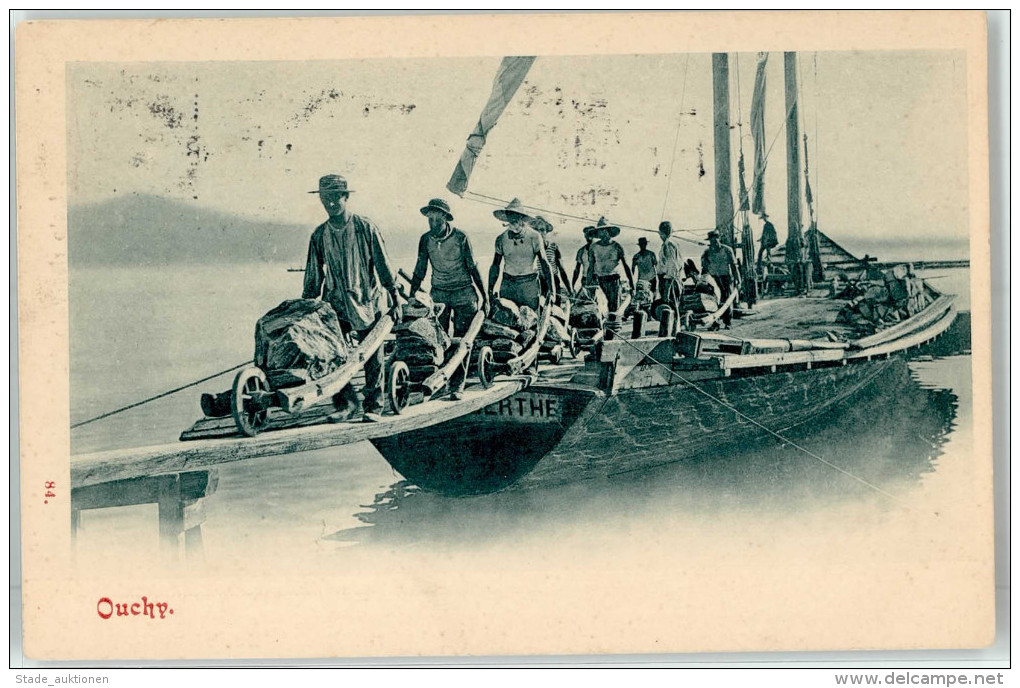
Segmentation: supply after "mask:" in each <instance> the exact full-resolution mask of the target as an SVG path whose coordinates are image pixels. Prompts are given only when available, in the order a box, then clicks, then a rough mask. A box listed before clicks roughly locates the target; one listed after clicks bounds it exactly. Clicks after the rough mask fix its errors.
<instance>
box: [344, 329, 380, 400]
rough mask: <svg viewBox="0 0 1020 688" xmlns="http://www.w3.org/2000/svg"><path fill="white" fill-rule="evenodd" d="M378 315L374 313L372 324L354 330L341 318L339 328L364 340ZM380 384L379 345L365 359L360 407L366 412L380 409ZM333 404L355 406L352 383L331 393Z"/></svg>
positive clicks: (356, 397)
mask: <svg viewBox="0 0 1020 688" xmlns="http://www.w3.org/2000/svg"><path fill="white" fill-rule="evenodd" d="M380 317H382V316H381V315H376V317H375V322H373V323H372V326H371V327H367V328H365V329H363V330H355V329H354V328H353V327H351V325H350V323H348V322H346V321H345V320H341V321H340V329H341V330H342V331H343V333H344V334H346V335H350V334H351V333H352V332H356V333H357V335H358V341H359V342H360V341H364V339H365V337H367V336H368V333H369V332H371V331H372V328H373V327H375V326H376V323H378V322H379V318H380ZM382 386H383V347H382V346H380V347H379V348H378V349H376V350H375V353H374V354H372V355H371V356H369V357H368V358H366V359H365V386H364V388H363V389H362V394H363V396H364V398H365V401H364V405H363V406H362V408H363V409H364V411H365V412H366V413H377V412H379V411H381V410H382V406H383V403H382ZM333 405H334V406H336V407H337V408H338V409H341V410H343V409H345V408H351V407H355V406H357V405H358V395H357V393H356V392H355V391H354V385H352V384H351V383H347V385H346V386H345V387H344V388H343V389H341V390H340V391H339V392H337V393H336V394H335V395H333Z"/></svg>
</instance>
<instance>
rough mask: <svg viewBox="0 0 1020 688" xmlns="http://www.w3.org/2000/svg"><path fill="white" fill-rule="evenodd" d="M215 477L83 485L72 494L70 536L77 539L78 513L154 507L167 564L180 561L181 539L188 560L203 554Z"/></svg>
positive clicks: (203, 474) (181, 475)
mask: <svg viewBox="0 0 1020 688" xmlns="http://www.w3.org/2000/svg"><path fill="white" fill-rule="evenodd" d="M218 482H219V479H218V474H217V473H216V471H215V470H211V471H188V472H185V473H168V474H163V475H150V476H144V477H140V478H128V479H125V480H114V481H110V482H105V483H98V484H95V485H85V486H82V487H76V488H72V490H71V536H72V541H73V540H75V539H76V536H77V532H78V528H79V526H80V523H81V512H82V511H86V510H89V509H106V508H110V507H116V506H134V505H136V504H153V503H154V504H156V505H157V507H158V509H159V543H160V550H161V551H162V553H163V555H164V556H165V558H166V559H167V560H168V561H176V560H178V558H179V557H180V551H181V536H182V535H183V536H184V551H185V554H186V555H187V556H188V557H189V558H194V557H197V556H200V555H201V554H202V524H203V523H204V522H205V507H204V501H203V500H204V498H205V497H208V496H209V495H211V494H212V493H214V492H215V491H216V486H217V483H218Z"/></svg>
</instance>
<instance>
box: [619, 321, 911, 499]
mask: <svg viewBox="0 0 1020 688" xmlns="http://www.w3.org/2000/svg"><path fill="white" fill-rule="evenodd" d="M620 341H622V342H625V343H626V344H627V345H628V346H630V347H631V348H633V349H634V350H635V351H637V352H638V353H641V354H644V352H643V351H641V349H640V348H638V347H637V346H635V345H634V344H633V343H632V342H631V341H629V340H627V339H622V338H621V339H620ZM651 361H652V362H653V363H655V364H656V365H658V366H661V367H662V368H663V369H665V370H666V371H667V372H668V373H669V374H670V375H673V376H674V377H676V378H677V379H679V380H680V381H681V382H683V383H684V384H685V385H687V386H688V387H690V388H691V389H693V390H694V391H696V392H698V393H699V394H703V395H704V396H706V397H708V398H709V399H711V400H712V401H714V402H716V403H717V404H719V405H720V406H722V407H724V408H726V409H727V410H729V411H732V412H733V413H735V414H737V415H738V416H740V417H741V418H743V419H745V420H746V421H748V422H749V423H751V424H752V425H755V426H757V427H758V428H761V429H762V430H764V431H765V432H767V433H768V434H770V435H772V436H773V437H775V438H776V439H778V440H780V441H781V442H783V443H784V444H788V445H790V446H791V447H793V448H794V449H797V450H798V451H801V452H803V453H804V454H807V455H808V456H810V457H811V458H813V459H815V460H816V461H820V462H821V463H823V464H825V465H826V466H828V467H829V468H832V469H834V470H836V471H839V472H840V473H842V474H843V475H845V476H847V477H848V478H852V479H853V480H856V481H857V482H859V483H860V484H862V485H864V486H865V487H869V488H871V489H872V490H874V491H875V492H878V493H879V494H881V495H883V496H884V497H887V498H889V499H890V500H892V501H894V502H896V503H897V504H899V505H900V506H902V507H904V508H906V509H909V510H913V509H912V508H911V507H910V506H909V505H907V504H906V503H905V502H903V501H902V500H901V499H900V498H899V497H897V496H895V495H893V494H891V493H889V492H886V491H885V490H883V489H882V488H881V487H879V486H877V485H875V484H873V483H870V482H868V481H867V480H865V479H864V478H860V477H858V476H856V475H854V474H853V473H851V472H850V471H848V470H846V469H844V468H841V467H840V466H837V465H836V464H834V463H832V462H831V461H827V460H825V459H823V458H822V457H821V456H819V455H818V454H815V453H814V452H812V451H811V450H809V449H806V448H804V447H802V446H800V445H799V444H797V443H796V442H794V441H793V440H791V439H789V438H788V437H786V436H784V435H782V434H780V433H778V432H776V431H775V430H772V429H771V428H769V427H767V426H765V425H764V424H762V423H760V422H759V421H757V420H755V419H754V418H752V417H751V416H749V415H747V414H746V413H743V412H741V411H740V410H739V409H737V408H736V407H735V406H732V405H730V404H728V403H726V402H725V401H723V400H722V399H720V398H719V397H717V396H715V395H714V394H712V393H711V392H708V391H707V390H704V389H702V388H701V387H699V386H698V385H696V384H694V383H693V382H691V381H690V380H688V379H687V378H685V377H684V376H683V375H680V374H679V373H677V372H676V371H675V370H673V369H672V368H670V367H669V366H667V365H666V364H664V363H662V362H661V361H657V360H655V359H654V358H653V359H651Z"/></svg>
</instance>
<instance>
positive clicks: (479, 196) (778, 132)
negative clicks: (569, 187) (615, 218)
mask: <svg viewBox="0 0 1020 688" xmlns="http://www.w3.org/2000/svg"><path fill="white" fill-rule="evenodd" d="M685 74H686V71H685ZM684 84H685V88H686V76H685V79H684ZM799 102H800V93H798V94H797V98H796V99H795V100H794V102H793V103H792V104H791V105H790V107H789V108H788V109H787V110H786V116H785V117H783V120H782V124H781V125H780V126H779V128H778V129H777V130H776V133H775V136H773V137H772V142H771V143H770V144H769V147H768V149H767V150H766V151H765V155H764V157H763V158H762V174H764V173H765V169H766V168H767V167H768V160H769V155H771V154H772V149H773V148H774V147H775V145H776V141H778V140H779V136H780V135H781V134H782V133H783V131H785V130H786V120H787V119H789V117H790V113H791V112H793V108H795V107H797V104H798V103H799ZM738 107H739V102H738ZM682 121H683V115H682V114H681V122H682ZM677 135H678V136H679V125H678V128H677ZM815 145H816V146H817V143H816V144H815ZM816 173H817V170H816ZM670 179H672V174H671V175H670ZM472 197H474V198H472ZM463 198H466V199H467V200H471V201H475V202H476V203H486V202H487V201H489V203H488V205H495V203H493V202H498V203H499V204H501V205H502V206H505V205H506V204H507V203H509V201H507V200H505V199H502V198H496V197H495V196H487V195H485V194H480V193H477V192H475V191H470V190H466V191H465V192H464V196H463ZM483 199H484V200H483ZM525 207H526V208H530V209H532V210H537V211H539V212H541V213H545V214H548V215H555V216H557V217H562V218H564V219H568V220H577V221H579V222H590V223H592V224H594V223H595V221H594V220H592V219H590V218H587V217H581V216H579V215H570V214H569V213H563V212H559V211H556V210H550V209H548V208H539V207H538V206H533V205H526V206H525ZM739 208H740V204H739V203H738V204H737V210H735V211H734V212H733V215H732V216H730V219H729V222H733V220H734V219H736V217H737V215H738V214H739V213H740V210H739ZM664 212H665V211H664ZM616 224H617V226H618V227H620V228H621V229H633V230H636V231H638V232H651V233H657V232H658V229H650V228H648V227H638V226H636V225H627V224H621V223H616ZM714 230H715V227H703V228H697V229H677V228H674V229H673V236H676V235H677V234H678V233H687V234H704V233H707V232H711V231H714ZM677 239H680V240H681V241H686V242H688V243H691V244H695V245H698V246H704V245H705V244H706V242H705V241H695V240H693V239H686V238H684V237H681V236H677Z"/></svg>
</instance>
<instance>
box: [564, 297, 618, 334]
mask: <svg viewBox="0 0 1020 688" xmlns="http://www.w3.org/2000/svg"><path fill="white" fill-rule="evenodd" d="M608 313H609V303H608V302H607V301H606V295H605V294H603V293H602V290H601V289H596V290H595V295H594V297H593V299H592V300H591V301H581V302H578V303H575V304H574V305H573V307H572V308H571V309H570V324H571V326H573V327H578V328H581V329H598V328H601V327H602V325H603V324H604V323H605V322H606V315H607V314H608Z"/></svg>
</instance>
